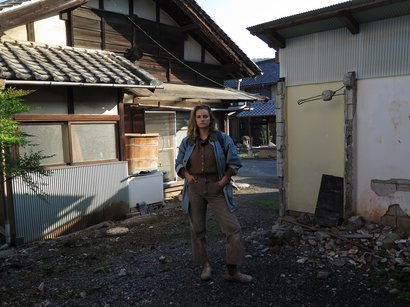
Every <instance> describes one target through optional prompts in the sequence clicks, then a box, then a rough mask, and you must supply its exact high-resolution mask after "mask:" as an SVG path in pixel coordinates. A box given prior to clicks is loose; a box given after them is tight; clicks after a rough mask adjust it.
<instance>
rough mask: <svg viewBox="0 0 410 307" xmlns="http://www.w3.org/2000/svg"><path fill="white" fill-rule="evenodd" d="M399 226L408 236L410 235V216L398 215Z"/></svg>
mask: <svg viewBox="0 0 410 307" xmlns="http://www.w3.org/2000/svg"><path fill="white" fill-rule="evenodd" d="M397 228H398V229H399V230H400V232H403V233H405V234H406V236H408V235H410V217H409V216H408V215H406V216H399V217H397Z"/></svg>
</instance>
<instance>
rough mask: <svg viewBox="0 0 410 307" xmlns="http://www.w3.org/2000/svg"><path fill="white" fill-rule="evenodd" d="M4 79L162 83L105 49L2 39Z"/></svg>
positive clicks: (1, 75) (1, 76)
mask: <svg viewBox="0 0 410 307" xmlns="http://www.w3.org/2000/svg"><path fill="white" fill-rule="evenodd" d="M0 79H7V80H27V81H53V82H81V83H92V84H123V85H160V84H161V81H159V80H157V79H155V78H154V77H153V76H151V75H150V74H149V73H148V72H146V71H145V70H143V69H141V68H139V67H137V66H136V65H134V64H133V63H132V62H130V61H128V60H127V59H126V58H124V57H121V56H119V55H116V54H115V53H113V52H108V51H103V50H91V49H80V48H72V47H62V46H49V45H44V44H35V43H31V42H16V41H13V42H12V41H1V40H0Z"/></svg>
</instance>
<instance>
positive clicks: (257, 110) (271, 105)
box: [236, 100, 276, 117]
mask: <svg viewBox="0 0 410 307" xmlns="http://www.w3.org/2000/svg"><path fill="white" fill-rule="evenodd" d="M248 106H249V108H250V110H249V111H242V112H240V113H238V114H237V115H236V116H237V117H260V116H274V115H275V114H276V113H275V101H273V100H268V101H266V102H253V103H251V104H249V105H248Z"/></svg>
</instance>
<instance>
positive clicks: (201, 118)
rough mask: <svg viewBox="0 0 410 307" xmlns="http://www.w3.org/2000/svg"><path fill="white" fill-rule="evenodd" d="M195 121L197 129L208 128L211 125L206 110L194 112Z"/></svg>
mask: <svg viewBox="0 0 410 307" xmlns="http://www.w3.org/2000/svg"><path fill="white" fill-rule="evenodd" d="M195 121H196V125H197V126H198V128H208V127H209V125H210V123H211V116H210V115H209V112H208V110H204V109H198V110H196V112H195Z"/></svg>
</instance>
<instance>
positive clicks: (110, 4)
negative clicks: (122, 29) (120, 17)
mask: <svg viewBox="0 0 410 307" xmlns="http://www.w3.org/2000/svg"><path fill="white" fill-rule="evenodd" d="M104 10H106V11H109V12H115V13H120V14H124V15H128V12H129V11H128V0H104Z"/></svg>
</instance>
